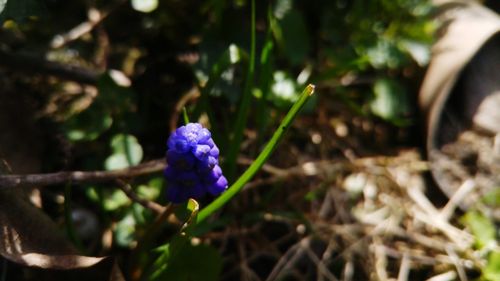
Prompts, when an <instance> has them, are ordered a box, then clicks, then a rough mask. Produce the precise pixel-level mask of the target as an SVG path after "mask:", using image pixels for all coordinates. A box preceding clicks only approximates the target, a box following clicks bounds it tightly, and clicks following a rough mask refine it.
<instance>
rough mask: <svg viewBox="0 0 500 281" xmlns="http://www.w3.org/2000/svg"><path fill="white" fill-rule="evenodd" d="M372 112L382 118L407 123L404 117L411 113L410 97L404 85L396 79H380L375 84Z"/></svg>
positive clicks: (371, 104) (396, 122) (397, 122)
mask: <svg viewBox="0 0 500 281" xmlns="http://www.w3.org/2000/svg"><path fill="white" fill-rule="evenodd" d="M373 93H374V94H375V97H374V99H373V100H372V101H371V103H370V108H371V110H372V112H373V113H374V114H375V115H377V116H379V117H380V118H382V119H384V120H386V121H390V122H393V123H395V124H396V125H405V122H404V121H405V120H404V118H405V117H406V116H407V115H408V114H409V113H410V107H409V98H408V94H407V92H406V90H405V89H404V88H403V86H402V85H401V84H400V83H398V82H397V81H395V80H391V79H386V78H382V79H378V80H377V81H376V82H375V84H374V85H373Z"/></svg>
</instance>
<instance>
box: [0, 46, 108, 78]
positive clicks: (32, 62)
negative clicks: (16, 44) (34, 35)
mask: <svg viewBox="0 0 500 281" xmlns="http://www.w3.org/2000/svg"><path fill="white" fill-rule="evenodd" d="M0 66H6V67H8V68H10V69H14V70H19V71H24V72H35V73H39V74H43V75H53V76H56V77H60V78H62V79H67V80H72V81H76V82H80V83H85V84H92V85H95V84H96V83H97V80H98V78H99V75H100V74H101V73H100V72H99V71H96V70H92V69H88V68H83V67H80V66H75V65H68V64H62V63H58V62H54V61H49V60H47V59H43V58H40V57H37V56H34V55H29V54H20V53H11V52H8V51H4V50H2V49H0Z"/></svg>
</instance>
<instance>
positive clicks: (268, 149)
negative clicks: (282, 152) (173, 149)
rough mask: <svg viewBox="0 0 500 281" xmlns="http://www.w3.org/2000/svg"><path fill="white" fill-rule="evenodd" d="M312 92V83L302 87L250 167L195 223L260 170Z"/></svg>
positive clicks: (218, 206)
mask: <svg viewBox="0 0 500 281" xmlns="http://www.w3.org/2000/svg"><path fill="white" fill-rule="evenodd" d="M313 93H314V85H311V84H310V85H308V86H307V87H306V88H305V89H304V91H303V92H302V94H301V95H300V97H299V99H298V100H297V102H295V104H294V105H293V106H292V108H291V109H290V111H288V113H287V115H286V116H285V118H284V119H283V121H281V124H280V126H279V127H278V129H277V130H276V131H275V132H274V135H273V137H272V138H271V140H270V141H269V142H268V143H267V144H266V146H265V147H264V149H263V150H262V152H261V153H260V154H259V156H257V159H255V161H254V162H253V163H252V165H250V167H248V169H247V170H246V171H245V172H244V173H243V174H242V175H241V176H240V177H239V178H238V180H237V181H236V182H235V183H233V185H231V186H230V187H229V188H228V189H227V190H226V191H225V192H224V193H222V195H221V196H219V197H218V198H217V199H215V200H214V201H213V202H212V203H210V204H209V205H208V206H206V207H205V208H203V209H202V210H201V211H200V212H199V213H198V218H197V223H200V222H202V221H203V220H205V219H206V218H207V217H208V216H210V215H211V214H213V213H214V212H215V211H217V210H218V209H220V208H221V207H222V206H224V205H225V204H226V203H227V202H229V200H231V198H233V197H234V196H235V195H236V194H238V192H240V191H241V189H242V188H243V186H245V184H246V183H247V182H249V181H250V180H251V179H252V177H253V176H254V175H255V174H256V173H257V172H258V171H259V170H260V168H261V167H262V165H264V163H265V162H266V161H267V159H268V158H269V156H270V155H271V153H272V152H273V151H274V149H275V148H276V146H277V145H278V143H279V142H280V140H281V139H282V138H283V135H284V134H285V132H286V130H287V129H288V127H289V126H290V124H291V123H292V121H293V120H294V119H295V117H296V116H297V114H298V113H299V111H300V109H301V108H302V107H303V106H304V104H305V103H306V101H307V100H308V99H309V97H310V96H311V95H312V94H313Z"/></svg>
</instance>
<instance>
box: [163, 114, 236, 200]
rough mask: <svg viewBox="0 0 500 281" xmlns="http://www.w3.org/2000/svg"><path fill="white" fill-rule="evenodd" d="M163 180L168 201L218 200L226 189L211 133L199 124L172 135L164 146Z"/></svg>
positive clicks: (182, 128)
mask: <svg viewBox="0 0 500 281" xmlns="http://www.w3.org/2000/svg"><path fill="white" fill-rule="evenodd" d="M167 146H168V150H167V163H168V166H167V168H166V169H165V172H164V174H165V177H166V178H167V180H168V185H169V187H168V190H167V198H168V200H169V201H171V202H173V203H181V202H184V201H186V200H188V199H189V198H194V199H199V198H201V197H203V196H204V195H205V194H206V193H210V194H211V195H214V196H217V195H219V194H221V193H222V192H223V191H224V190H226V188H227V180H226V178H225V177H224V176H223V175H222V170H221V168H220V166H219V163H218V162H219V160H218V159H219V149H218V148H217V146H216V145H215V143H214V141H213V139H212V136H211V134H210V131H208V130H207V129H205V128H203V127H202V126H201V125H200V124H198V123H188V124H186V125H185V126H182V127H179V128H178V129H177V130H175V132H173V133H172V134H171V135H170V137H169V139H168V142H167Z"/></svg>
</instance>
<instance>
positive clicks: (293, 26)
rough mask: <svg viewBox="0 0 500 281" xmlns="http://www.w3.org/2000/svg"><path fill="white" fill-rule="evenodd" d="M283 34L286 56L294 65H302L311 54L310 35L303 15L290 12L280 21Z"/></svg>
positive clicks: (295, 11) (297, 12)
mask: <svg viewBox="0 0 500 281" xmlns="http://www.w3.org/2000/svg"><path fill="white" fill-rule="evenodd" d="M279 26H280V27H281V33H282V38H281V39H282V40H283V42H281V44H282V46H283V47H284V51H285V55H286V56H287V58H288V59H289V60H290V62H291V63H292V64H294V65H297V64H301V63H303V62H304V60H305V59H306V57H307V55H308V54H309V52H310V49H311V46H310V45H309V42H310V40H309V33H308V32H307V29H306V24H305V22H304V18H303V16H302V14H301V13H300V12H299V11H297V10H290V12H289V13H287V14H286V15H285V16H284V17H283V19H282V20H281V21H279Z"/></svg>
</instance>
